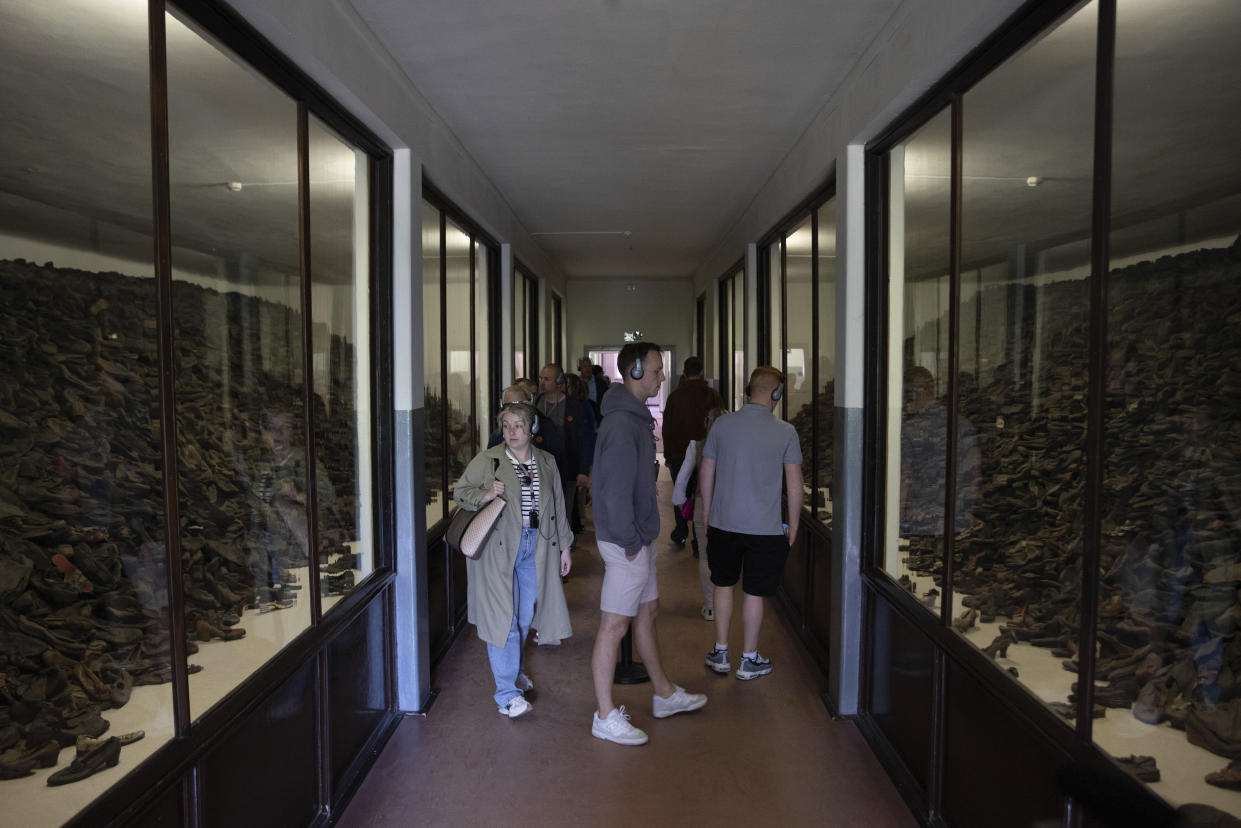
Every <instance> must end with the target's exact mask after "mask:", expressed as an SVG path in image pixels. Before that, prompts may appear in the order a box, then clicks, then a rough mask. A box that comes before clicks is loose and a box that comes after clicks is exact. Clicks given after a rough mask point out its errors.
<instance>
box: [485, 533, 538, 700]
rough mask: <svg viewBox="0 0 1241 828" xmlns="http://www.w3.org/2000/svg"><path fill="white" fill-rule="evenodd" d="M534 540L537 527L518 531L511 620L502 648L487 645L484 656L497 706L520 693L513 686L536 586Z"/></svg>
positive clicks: (532, 610)
mask: <svg viewBox="0 0 1241 828" xmlns="http://www.w3.org/2000/svg"><path fill="white" fill-rule="evenodd" d="M538 540H539V530H538V529H530V528H523V529H522V530H521V543H520V544H519V545H518V547H517V561H516V563H515V564H514V565H513V621H512V623H511V624H510V626H509V628H508V640H506V641H505V642H504V646H503V647H497V646H495V645H494V644H488V645H487V659H488V660H489V661H490V662H491V674H492V675H493V676H495V679H496V694H495V700H496V706H497V707H504V705H506V704H508V703H509V702H510V701H512V700H513V699H514V698H515V697H517V696H520V695H521V691H520V690H518V689H517V677H518V676H519V675H520V674H521V648H522V645H524V644H525V643H526V635H527V634H528V633H529V632H530V622H531V621H532V620H533V619H534V598H535V593H536V592H537V591H538V588H539V574H538V572H537V571H536V570H535V568H534V547H535V545H536V544H537V543H538Z"/></svg>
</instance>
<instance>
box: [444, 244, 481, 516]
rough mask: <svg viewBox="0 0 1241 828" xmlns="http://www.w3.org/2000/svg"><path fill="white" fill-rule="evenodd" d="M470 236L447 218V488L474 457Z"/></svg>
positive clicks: (445, 246)
mask: <svg viewBox="0 0 1241 828" xmlns="http://www.w3.org/2000/svg"><path fill="white" fill-rule="evenodd" d="M470 245H471V242H470V237H469V235H467V234H466V233H465V231H463V230H462V229H461V228H460V227H458V226H457V225H455V224H453V222H452V221H451V220H450V221H449V222H448V229H447V232H446V235H445V237H444V257H445V261H446V262H447V274H448V281H447V286H446V287H445V291H446V292H445V294H444V305H445V308H446V309H447V312H448V317H447V318H448V324H447V326H446V327H445V329H444V347H445V348H447V349H448V377H447V384H446V388H447V391H448V393H447V397H446V402H447V404H448V435H447V438H448V491H449V492H450V493H451V492H452V490H453V487H454V486H456V484H457V478H459V477H460V476H461V473H462V472H464V471H465V466H466V464H467V463H469V462H470V460H471V459H473V457H474V453H475V449H474V436H475V435H474V430H475V427H474V422H473V414H472V412H473V409H474V406H473V404H472V402H471V393H470V382H471V379H472V377H471V367H472V366H473V364H474V343H473V342H472V341H471V340H470V282H471V279H470V277H471V271H470Z"/></svg>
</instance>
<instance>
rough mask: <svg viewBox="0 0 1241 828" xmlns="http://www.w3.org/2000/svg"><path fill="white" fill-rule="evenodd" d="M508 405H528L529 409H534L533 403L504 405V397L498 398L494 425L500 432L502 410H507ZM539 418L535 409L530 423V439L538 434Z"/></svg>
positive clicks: (502, 422) (501, 427)
mask: <svg viewBox="0 0 1241 828" xmlns="http://www.w3.org/2000/svg"><path fill="white" fill-rule="evenodd" d="M510 405H528V406H530V407H531V408H534V403H525V402H520V403H506V402H505V401H504V397H503V396H501V397H500V413H499V414H497V415H496V425H498V426H500V430H501V431H503V430H504V421H503V420H502V419H501V415H502V414H504V409H506V408H508V407H509V406H510ZM539 416H540V414H539V410H538V409H537V408H535V409H534V419H533V420H532V421H531V422H530V436H531V437H535V436H537V435H538V433H539Z"/></svg>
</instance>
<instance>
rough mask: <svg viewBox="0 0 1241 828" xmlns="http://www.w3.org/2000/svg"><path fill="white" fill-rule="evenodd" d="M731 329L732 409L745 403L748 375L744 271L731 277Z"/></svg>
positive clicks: (736, 408) (729, 339)
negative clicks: (746, 366) (746, 364)
mask: <svg viewBox="0 0 1241 828" xmlns="http://www.w3.org/2000/svg"><path fill="white" fill-rule="evenodd" d="M729 281H730V282H731V283H732V300H731V303H730V307H731V309H732V331H731V333H730V334H729V338H728V341H729V342H731V343H732V349H733V359H732V372H733V410H734V411H736V410H738V409H739V408H741V406H743V405H745V384H746V380H748V379H749V376H747V375H746V372H745V334H746V331H745V273H744V272H743V271H738V272H737V273H735V274H733V277H732V279H730V280H729Z"/></svg>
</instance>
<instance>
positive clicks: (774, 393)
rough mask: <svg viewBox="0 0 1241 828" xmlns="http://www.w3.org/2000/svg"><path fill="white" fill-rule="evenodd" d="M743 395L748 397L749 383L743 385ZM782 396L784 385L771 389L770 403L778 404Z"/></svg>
mask: <svg viewBox="0 0 1241 828" xmlns="http://www.w3.org/2000/svg"><path fill="white" fill-rule="evenodd" d="M745 395H746V396H747V397H749V396H750V383H748V382H747V383H746V384H745ZM783 396H784V383H780V384H779V385H777V386H776V387H775V388H773V389H771V401H772V402H780V398H781V397H783Z"/></svg>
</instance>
